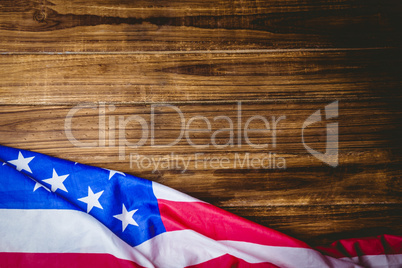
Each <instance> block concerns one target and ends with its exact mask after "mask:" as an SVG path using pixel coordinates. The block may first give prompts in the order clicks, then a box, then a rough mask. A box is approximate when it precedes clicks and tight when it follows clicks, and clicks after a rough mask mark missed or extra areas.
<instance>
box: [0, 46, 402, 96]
mask: <svg viewBox="0 0 402 268" xmlns="http://www.w3.org/2000/svg"><path fill="white" fill-rule="evenodd" d="M400 52H401V50H399V49H396V50H395V49H380V50H377V49H374V50H361V51H354V50H352V51H332V52H305V51H302V52H276V53H274V52H273V53H221V54H196V53H195V54H168V55H165V54H149V55H143V54H138V55H1V56H0V71H1V73H2V79H1V80H0V88H1V92H2V97H1V98H0V103H2V104H19V103H21V104H71V103H80V102H100V101H106V102H113V103H142V102H143V103H152V102H203V101H204V102H205V101H207V102H210V101H215V102H216V101H221V102H227V101H234V100H255V101H256V100H264V101H268V100H269V101H297V100H305V101H306V100H307V101H308V100H334V99H338V100H340V101H342V100H356V99H360V100H363V99H367V100H369V99H371V100H375V99H379V98H381V99H386V98H389V99H395V98H400V97H401V91H400V87H401V84H402V83H401V80H400V73H399V70H400V69H401V68H402V58H401V57H396V56H395V55H399V54H400Z"/></svg>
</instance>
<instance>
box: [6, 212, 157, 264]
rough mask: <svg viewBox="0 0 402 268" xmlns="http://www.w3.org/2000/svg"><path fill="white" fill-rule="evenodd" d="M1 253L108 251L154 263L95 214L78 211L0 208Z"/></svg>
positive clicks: (126, 258)
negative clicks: (113, 231) (94, 216)
mask: <svg viewBox="0 0 402 268" xmlns="http://www.w3.org/2000/svg"><path fill="white" fill-rule="evenodd" d="M0 237H1V239H0V252H25V253H106V254H111V255H113V256H115V257H117V258H120V259H125V260H135V262H136V263H138V264H139V265H142V266H145V267H152V263H151V262H149V260H148V259H147V258H146V257H145V256H143V255H142V254H141V253H140V252H139V251H138V250H135V249H133V248H132V247H131V246H130V245H128V244H127V243H125V242H124V241H123V240H121V239H120V238H119V237H117V236H116V235H115V234H113V233H112V232H111V231H110V230H109V229H108V228H106V227H105V226H104V225H103V224H101V223H100V222H98V221H97V220H96V219H95V218H93V217H92V216H90V215H88V214H86V213H84V212H81V211H77V210H54V209H53V210H45V209H27V210H22V209H0Z"/></svg>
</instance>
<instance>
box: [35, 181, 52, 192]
mask: <svg viewBox="0 0 402 268" xmlns="http://www.w3.org/2000/svg"><path fill="white" fill-rule="evenodd" d="M40 187H43V188H44V189H45V190H46V191H48V192H50V190H49V189H48V188H47V187H46V186H44V185H42V184H41V183H39V182H37V183H35V186H34V189H33V192H35V191H36V190H38V189H39V188H40Z"/></svg>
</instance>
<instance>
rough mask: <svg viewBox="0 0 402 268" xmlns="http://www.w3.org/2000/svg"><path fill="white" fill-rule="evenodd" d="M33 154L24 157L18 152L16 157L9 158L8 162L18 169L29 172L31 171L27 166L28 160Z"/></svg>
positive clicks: (29, 160)
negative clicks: (13, 158)
mask: <svg viewBox="0 0 402 268" xmlns="http://www.w3.org/2000/svg"><path fill="white" fill-rule="evenodd" d="M34 157H35V156H32V157H27V158H24V156H23V155H22V153H21V152H18V159H15V160H10V161H8V163H10V164H12V165H14V166H15V167H16V169H17V170H18V171H21V170H26V171H28V172H29V173H32V170H31V169H30V168H29V166H28V164H29V162H31V161H32V159H34Z"/></svg>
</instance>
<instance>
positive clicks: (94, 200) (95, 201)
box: [78, 186, 103, 213]
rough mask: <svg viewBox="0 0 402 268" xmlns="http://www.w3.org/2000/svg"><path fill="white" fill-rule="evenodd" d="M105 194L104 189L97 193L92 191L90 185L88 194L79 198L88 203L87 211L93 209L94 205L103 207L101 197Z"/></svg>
mask: <svg viewBox="0 0 402 268" xmlns="http://www.w3.org/2000/svg"><path fill="white" fill-rule="evenodd" d="M102 194H103V191H100V192H98V193H96V194H94V192H92V189H91V187H89V186H88V196H86V197H83V198H79V199H78V200H79V201H81V202H84V203H87V205H88V206H87V213H89V212H90V211H91V209H92V208H93V207H97V208H100V209H103V207H102V205H101V204H100V203H99V197H100V196H101V195H102Z"/></svg>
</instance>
